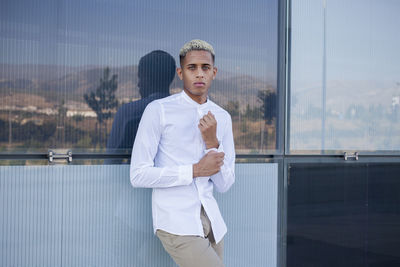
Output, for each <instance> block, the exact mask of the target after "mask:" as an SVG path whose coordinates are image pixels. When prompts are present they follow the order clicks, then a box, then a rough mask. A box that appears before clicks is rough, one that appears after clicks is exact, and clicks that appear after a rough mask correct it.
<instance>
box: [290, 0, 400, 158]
mask: <svg viewBox="0 0 400 267" xmlns="http://www.w3.org/2000/svg"><path fill="white" fill-rule="evenodd" d="M291 10H292V12H291V16H292V17H291V23H292V24H291V29H292V31H291V33H292V35H291V40H292V41H291V51H290V53H291V67H290V75H291V81H290V90H291V92H290V95H291V97H290V138H289V139H290V140H289V142H290V152H291V153H338V152H339V151H342V150H355V151H368V152H394V151H400V123H399V119H400V80H399V77H398V73H399V72H400V65H399V64H397V62H399V61H400V53H398V47H399V46H400V37H399V35H398V34H394V33H395V32H397V28H398V25H399V24H400V17H399V16H398V10H400V2H398V1H390V0H387V1H372V0H367V1H360V0H350V1H349V0H335V1H329V0H306V1H292V9H291Z"/></svg>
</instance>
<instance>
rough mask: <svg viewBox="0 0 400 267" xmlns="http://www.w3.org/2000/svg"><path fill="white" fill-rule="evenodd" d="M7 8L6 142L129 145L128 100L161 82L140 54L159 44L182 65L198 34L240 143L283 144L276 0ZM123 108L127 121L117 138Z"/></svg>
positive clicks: (1, 75) (8, 147) (85, 148)
mask: <svg viewBox="0 0 400 267" xmlns="http://www.w3.org/2000/svg"><path fill="white" fill-rule="evenodd" d="M0 14H1V16H0V22H1V23H0V25H1V29H0V97H1V100H0V101H1V103H0V151H8V152H10V151H14V152H16V151H24V152H47V150H48V149H49V148H58V149H64V148H68V149H72V150H73V152H89V151H95V152H106V151H113V150H121V151H125V150H126V151H127V153H128V152H129V151H130V149H131V148H132V144H133V139H134V135H135V132H136V129H137V124H138V121H139V120H140V116H139V118H136V117H137V116H138V115H137V113H140V112H138V111H132V104H130V103H132V102H136V101H137V100H143V99H145V100H146V99H147V98H148V97H149V96H151V95H152V94H153V93H154V92H155V91H157V90H161V86H159V88H156V89H154V88H151V86H149V85H148V84H146V83H145V81H144V80H145V78H144V76H145V75H142V79H141V82H140V77H138V71H139V68H140V66H139V61H140V59H141V58H143V57H144V56H145V55H147V54H148V53H150V52H151V51H154V50H162V51H165V52H167V53H169V54H170V55H171V56H172V57H173V58H174V59H175V60H176V63H177V64H178V65H179V61H178V53H179V49H180V48H181V47H182V46H183V44H184V43H185V42H187V41H189V40H191V39H195V38H199V39H204V40H207V41H209V42H210V43H211V44H212V45H213V46H214V48H215V51H216V62H215V64H216V66H217V67H218V68H219V71H218V74H217V77H216V80H215V81H214V83H213V86H212V88H211V89H210V99H211V100H213V101H215V102H216V103H217V104H219V105H220V106H222V107H223V108H225V109H226V110H227V111H228V112H229V113H230V114H231V116H232V119H233V129H234V135H235V136H234V138H235V143H236V149H237V152H238V153H244V154H249V153H251V154H254V153H255V154H260V153H267V152H269V153H276V151H278V150H281V149H282V147H281V146H280V145H279V144H277V141H276V140H277V134H276V133H277V116H278V110H277V109H278V105H277V102H278V90H277V65H278V59H277V54H278V53H277V49H278V46H277V44H278V1H277V0H269V1H253V2H252V3H250V4H249V3H245V2H243V1H229V2H227V1H218V2H215V1H202V2H201V3H200V2H195V1H185V2H180V1H172V2H171V1H169V2H165V1H150V2H146V1H123V0H120V1H101V0H86V1H66V0H60V1H45V0H43V1H34V2H32V1H26V0H17V1H2V2H1V3H0ZM158 60H160V59H158ZM156 62H158V61H156ZM165 64H167V63H165ZM171 64H172V63H171ZM169 67H171V66H167V67H166V68H167V69H168V68H169ZM150 68H152V69H153V72H152V75H153V76H152V77H151V78H150V79H151V80H152V81H153V82H154V80H157V81H159V82H162V81H163V79H165V78H164V75H165V71H166V70H165V68H162V69H160V70H157V68H156V67H150ZM171 68H174V66H173V65H172V67H171ZM157 71H158V72H157ZM149 75H150V74H149ZM168 82H169V89H170V90H169V92H168V88H167V92H166V94H168V93H171V94H174V93H177V92H180V91H181V90H182V83H181V81H180V80H179V78H178V77H177V76H175V77H172V81H171V80H169V81H168ZM153 87H154V86H153ZM167 87H168V86H167ZM129 104H130V105H129ZM146 104H147V103H146ZM136 106H138V104H137V105H136ZM143 108H144V107H141V108H140V110H143ZM118 110H119V111H120V113H121V114H123V117H124V118H126V120H125V121H123V122H121V121H120V120H117V121H116V122H115V124H116V125H115V126H114V127H115V128H118V129H121V130H119V131H118V133H115V131H114V133H113V134H114V135H115V134H117V135H118V137H115V136H112V137H111V140H110V132H111V130H112V127H113V122H114V117H115V114H116V113H117V111H118ZM132 113H135V114H136V115H135V116H136V117H135V116H133V115H132ZM132 117H135V118H132ZM128 119H130V120H128ZM117 124H118V125H117ZM125 136H129V137H130V139H129V140H128V141H126V140H125V141H123V142H120V143H118V144H116V141H115V139H116V138H125ZM126 138H127V137H126ZM107 144H108V145H107ZM106 148H107V149H106Z"/></svg>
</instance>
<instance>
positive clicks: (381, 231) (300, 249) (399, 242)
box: [287, 164, 400, 267]
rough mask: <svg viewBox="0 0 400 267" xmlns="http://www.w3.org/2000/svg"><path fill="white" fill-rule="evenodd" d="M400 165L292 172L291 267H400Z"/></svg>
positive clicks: (311, 168)
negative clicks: (399, 249)
mask: <svg viewBox="0 0 400 267" xmlns="http://www.w3.org/2000/svg"><path fill="white" fill-rule="evenodd" d="M399 173H400V165H399V164H397V165H391V164H355V165H348V164H346V165H327V164H319V165H316V164H315V165H298V164H293V165H291V166H290V168H289V176H290V178H289V185H288V210H287V212H288V219H287V266H288V267H292V266H296V267H299V266H341V267H343V266H352V267H354V266H399V265H400V254H399V252H398V248H399V247H400V194H399V192H400V176H399Z"/></svg>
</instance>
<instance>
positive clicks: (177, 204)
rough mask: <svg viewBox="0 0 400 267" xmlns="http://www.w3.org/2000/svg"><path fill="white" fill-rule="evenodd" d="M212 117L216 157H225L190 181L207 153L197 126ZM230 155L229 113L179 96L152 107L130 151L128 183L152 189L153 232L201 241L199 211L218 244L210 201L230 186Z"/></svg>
mask: <svg viewBox="0 0 400 267" xmlns="http://www.w3.org/2000/svg"><path fill="white" fill-rule="evenodd" d="M208 111H211V112H212V113H213V114H214V116H215V118H216V120H217V139H218V141H219V147H218V149H216V150H217V151H219V152H221V151H223V152H224V153H225V159H224V165H223V166H222V167H221V170H220V171H219V172H218V173H216V174H214V175H212V176H209V177H197V178H193V169H192V166H193V164H195V163H197V162H199V160H200V159H201V158H202V157H203V156H204V155H205V154H206V153H207V152H208V150H206V146H205V144H204V141H203V138H202V136H201V132H200V130H199V128H198V124H199V120H200V118H202V117H203V116H204V115H205V114H207V112H208ZM234 164H235V149H234V143H233V134H232V121H231V117H230V115H229V113H228V112H226V111H225V110H223V109H222V108H221V107H219V106H218V105H216V104H215V103H213V102H212V101H211V100H209V99H207V102H206V103H204V104H198V103H197V102H195V101H194V100H192V99H191V98H190V97H189V96H188V95H187V94H186V93H185V92H184V91H182V92H181V93H179V94H175V95H171V96H169V97H166V98H162V99H158V100H155V101H153V102H151V103H150V104H149V105H148V106H147V107H146V109H145V111H144V113H143V116H142V119H141V121H140V124H139V129H138V132H137V135H136V139H135V143H134V145H133V150H132V159H131V168H130V179H131V183H132V185H133V186H134V187H148V188H153V194H152V210H153V227H154V232H155V231H156V230H157V229H161V230H164V231H166V232H169V233H172V234H176V235H196V236H204V232H203V226H202V223H201V220H200V209H201V205H203V207H204V210H205V211H206V213H207V215H208V217H209V219H210V222H211V227H212V230H213V234H214V238H215V241H216V242H217V243H218V242H219V241H221V240H222V238H223V236H224V235H225V233H226V231H227V228H226V225H225V222H224V220H223V218H222V216H221V213H220V211H219V208H218V204H217V202H216V200H215V199H214V196H213V188H214V187H215V189H216V190H217V191H219V192H226V191H227V190H228V189H229V188H230V187H231V185H232V184H233V183H234V181H235V173H234Z"/></svg>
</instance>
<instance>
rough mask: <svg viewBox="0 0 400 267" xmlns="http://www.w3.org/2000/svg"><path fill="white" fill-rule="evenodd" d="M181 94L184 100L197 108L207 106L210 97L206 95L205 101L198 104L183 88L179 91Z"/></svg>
mask: <svg viewBox="0 0 400 267" xmlns="http://www.w3.org/2000/svg"><path fill="white" fill-rule="evenodd" d="M181 96H182V97H183V99H185V100H186V102H188V103H189V104H191V105H193V106H195V107H199V108H205V107H208V106H209V104H210V99H209V98H208V96H207V101H206V102H205V103H203V104H199V103H197V102H196V101H194V100H193V99H192V98H191V97H190V96H188V95H187V94H186V92H185V90H182V92H181Z"/></svg>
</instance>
